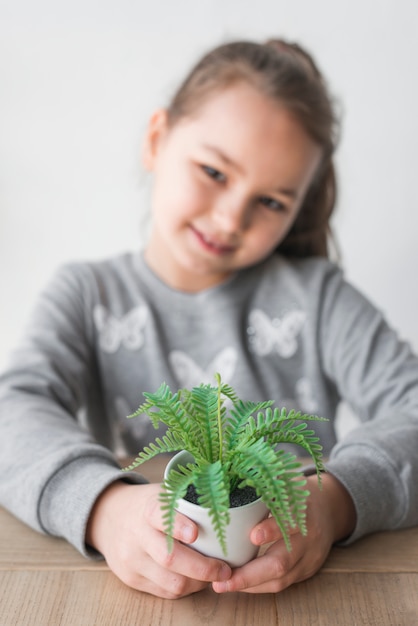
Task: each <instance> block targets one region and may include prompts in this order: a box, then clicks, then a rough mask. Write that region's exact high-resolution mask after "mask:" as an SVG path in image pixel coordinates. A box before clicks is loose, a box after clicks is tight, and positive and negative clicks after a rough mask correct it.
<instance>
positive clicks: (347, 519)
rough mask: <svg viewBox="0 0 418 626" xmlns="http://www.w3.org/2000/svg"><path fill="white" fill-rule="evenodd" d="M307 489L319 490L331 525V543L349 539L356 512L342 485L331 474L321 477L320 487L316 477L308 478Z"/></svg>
mask: <svg viewBox="0 0 418 626" xmlns="http://www.w3.org/2000/svg"><path fill="white" fill-rule="evenodd" d="M308 487H309V489H310V490H311V492H312V489H313V488H315V489H318V490H319V494H320V495H319V499H320V503H321V506H323V507H325V508H326V511H327V519H328V520H329V523H330V525H331V535H332V543H335V542H337V541H342V540H343V539H345V538H347V537H349V536H350V535H351V533H352V532H353V531H354V529H355V526H356V518H357V515H356V510H355V506H354V502H353V499H352V498H351V496H350V494H349V493H348V491H347V489H346V488H345V487H344V485H343V484H342V483H341V482H340V481H339V480H338V479H337V478H335V476H333V475H332V474H328V473H323V474H322V475H321V486H319V485H318V481H317V478H316V476H310V477H309V478H308Z"/></svg>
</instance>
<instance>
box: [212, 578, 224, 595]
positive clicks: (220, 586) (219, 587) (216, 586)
mask: <svg viewBox="0 0 418 626" xmlns="http://www.w3.org/2000/svg"><path fill="white" fill-rule="evenodd" d="M213 589H214V591H215V592H216V593H226V592H227V591H228V583H227V582H224V583H221V582H218V581H216V583H214V585H213Z"/></svg>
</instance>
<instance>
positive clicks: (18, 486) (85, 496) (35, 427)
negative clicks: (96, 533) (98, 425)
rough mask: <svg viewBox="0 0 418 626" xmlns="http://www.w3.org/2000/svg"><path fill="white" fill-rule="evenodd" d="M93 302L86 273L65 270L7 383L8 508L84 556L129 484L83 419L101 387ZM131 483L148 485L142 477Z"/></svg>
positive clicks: (4, 456) (2, 468)
mask: <svg viewBox="0 0 418 626" xmlns="http://www.w3.org/2000/svg"><path fill="white" fill-rule="evenodd" d="M88 297H89V296H88V290H87V289H86V288H85V284H84V278H83V273H82V271H81V269H80V267H79V266H75V267H73V268H65V269H63V270H61V271H60V272H59V273H58V274H57V275H56V277H55V279H54V280H53V281H52V282H51V284H50V285H49V286H48V288H47V289H46V290H45V291H44V292H43V294H42V295H41V297H40V298H39V301H38V303H37V306H36V308H35V310H34V312H33V315H32V318H31V321H30V324H29V326H28V328H27V331H26V333H25V336H24V339H23V341H22V342H21V345H20V347H19V349H18V350H16V351H15V352H14V354H13V355H12V357H11V360H10V363H9V366H8V368H7V370H6V371H5V373H4V374H3V375H2V376H1V378H0V504H1V505H3V506H4V507H6V508H7V509H9V510H10V511H11V512H12V513H14V514H15V515H16V516H17V517H19V518H20V519H22V520H23V521H25V522H26V523H27V524H29V525H30V526H32V527H33V528H35V529H37V530H39V531H42V532H46V533H50V534H53V535H58V536H61V537H65V538H66V539H67V540H68V541H69V542H70V543H72V544H73V545H75V546H76V547H77V548H78V549H79V550H80V551H81V552H82V553H84V554H86V547H85V542H84V533H85V527H86V524H87V520H88V517H89V514H90V511H91V508H92V506H93V504H94V502H95V500H96V498H97V497H98V495H99V494H100V493H101V492H102V491H103V490H104V489H105V488H106V487H107V486H108V485H109V484H110V483H112V482H114V481H115V480H118V479H120V478H121V472H120V469H119V467H118V464H117V462H116V460H115V458H114V457H113V455H112V454H111V452H110V451H109V450H108V449H106V447H104V446H102V445H99V444H98V443H96V441H95V440H94V439H93V437H92V436H91V435H90V434H89V433H88V432H87V431H86V430H85V429H83V428H81V426H80V425H79V424H78V423H77V419H76V417H77V413H78V411H79V409H80V407H81V406H83V404H84V403H85V401H86V397H87V391H88V390H89V392H90V393H91V391H92V389H94V387H95V386H97V384H98V383H97V381H96V380H95V379H94V375H93V373H94V371H95V367H94V361H93V358H94V357H93V351H92V347H91V343H92V340H91V336H90V331H91V329H90V328H89V321H88V317H87V315H86V310H87V309H88V307H89V305H90V303H89V302H86V299H88ZM90 310H91V309H90ZM97 397H99V394H97ZM103 416H105V412H104V411H103ZM103 419H104V420H105V417H103ZM103 427H104V429H105V428H106V425H105V424H104V425H103ZM123 478H124V480H127V481H131V482H143V479H141V477H140V476H139V475H137V474H131V475H123Z"/></svg>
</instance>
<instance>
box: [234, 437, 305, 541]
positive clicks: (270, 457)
mask: <svg viewBox="0 0 418 626" xmlns="http://www.w3.org/2000/svg"><path fill="white" fill-rule="evenodd" d="M282 452H283V451H282ZM234 461H235V462H234V470H235V471H236V473H237V474H238V475H239V477H240V478H241V479H242V482H241V483H240V486H241V487H243V486H245V485H249V486H251V487H253V488H254V489H255V490H256V492H257V495H258V496H259V497H260V498H261V499H262V500H263V502H264V503H265V504H266V505H267V507H268V508H269V509H270V511H271V514H272V516H273V517H274V519H275V521H276V523H277V525H278V527H279V529H280V531H281V533H282V536H283V539H284V541H285V544H286V547H287V549H288V550H290V549H291V544H290V539H289V529H290V528H295V527H296V525H297V522H298V521H300V522H301V523H302V526H303V508H302V507H303V503H302V506H301V500H298V498H297V497H296V496H295V494H293V493H292V490H290V491H289V487H288V483H289V476H290V477H291V480H294V479H295V478H297V477H298V476H301V473H300V472H299V473H298V472H295V470H297V469H298V468H299V467H300V463H298V461H297V460H296V457H295V456H294V455H290V454H285V453H284V452H283V453H282V454H280V453H275V452H274V450H273V449H272V448H271V446H270V445H269V444H268V443H267V442H265V441H263V440H262V439H260V440H258V441H256V442H254V443H253V444H251V445H250V446H249V447H247V448H244V449H240V450H239V453H237V454H236V455H235V457H234ZM287 473H288V475H287ZM300 480H301V482H300V483H299V488H300V485H301V484H302V482H303V477H302V478H301V479H300ZM289 496H292V497H291V499H290V497H289ZM302 497H304V496H303V494H301V498H302ZM295 504H297V505H298V506H296V509H295ZM295 512H296V513H297V515H295Z"/></svg>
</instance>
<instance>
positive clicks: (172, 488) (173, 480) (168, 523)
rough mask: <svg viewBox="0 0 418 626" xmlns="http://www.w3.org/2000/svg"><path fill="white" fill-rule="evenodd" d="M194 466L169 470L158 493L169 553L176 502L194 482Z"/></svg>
mask: <svg viewBox="0 0 418 626" xmlns="http://www.w3.org/2000/svg"><path fill="white" fill-rule="evenodd" d="M195 469H196V467H195V466H194V465H190V464H189V465H188V466H187V467H182V466H178V470H179V471H177V470H174V469H173V470H171V472H170V474H169V476H167V478H166V479H165V481H164V483H163V488H162V491H161V493H160V497H159V499H160V502H161V510H162V513H163V523H164V530H165V532H166V534H167V547H168V551H169V552H171V551H172V549H173V545H174V540H173V532H174V521H175V517H176V506H177V503H178V501H179V500H180V499H181V498H183V497H184V496H185V495H186V493H187V489H188V487H189V485H191V484H192V483H193V482H194V481H195V474H194V471H193V470H195Z"/></svg>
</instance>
